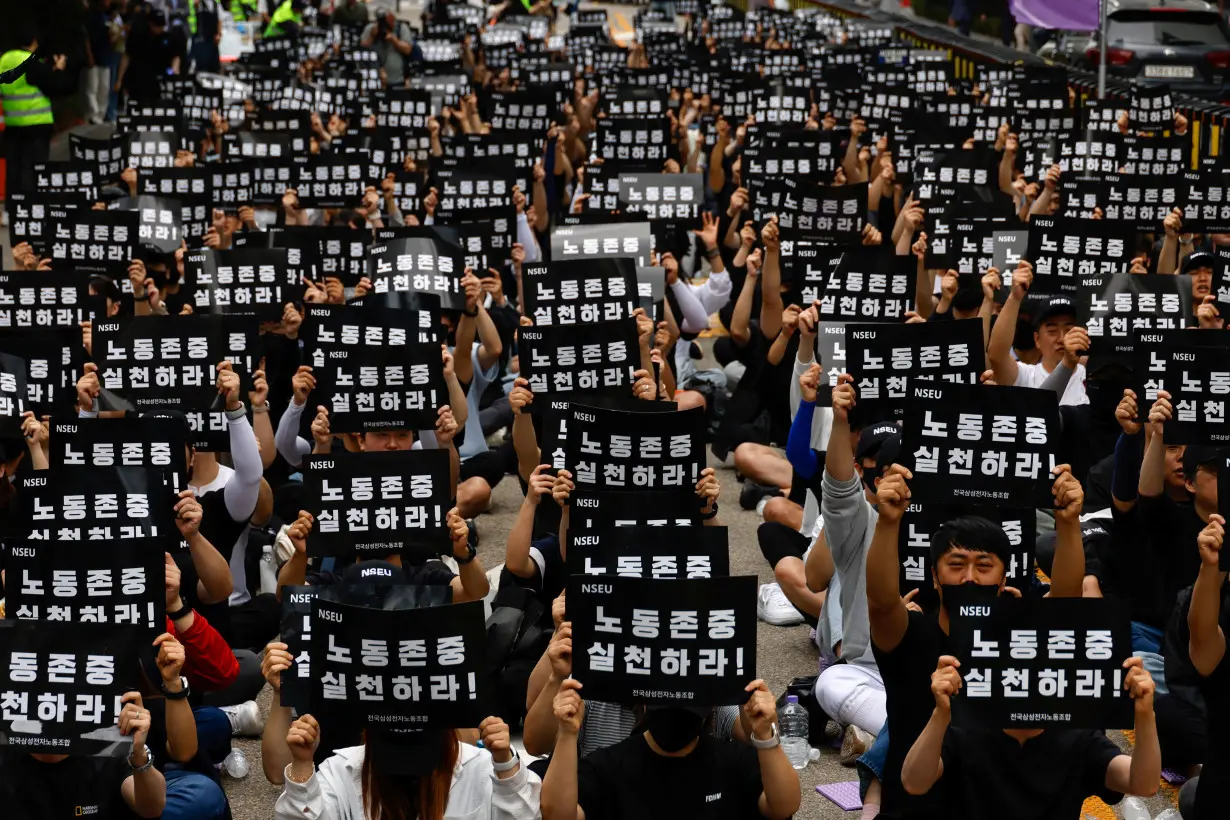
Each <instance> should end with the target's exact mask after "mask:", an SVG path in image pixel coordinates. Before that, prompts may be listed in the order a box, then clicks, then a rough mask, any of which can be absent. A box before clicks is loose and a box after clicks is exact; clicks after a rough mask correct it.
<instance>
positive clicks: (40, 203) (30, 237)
mask: <svg viewBox="0 0 1230 820" xmlns="http://www.w3.org/2000/svg"><path fill="white" fill-rule="evenodd" d="M75 197H76V195H75V194H45V193H39V192H26V193H18V192H16V191H10V192H8V195H7V196H6V197H5V199H4V206H5V211H6V212H7V213H8V217H9V244H10V245H11V246H14V247H15V246H17V245H19V244H21V243H22V242H28V243H29V244H30V247H31V249H33V250H34V252H35V253H37V254H39V255H40V256H42V255H43V254H46V253H48V252H49V251H48V248H49V246H50V242H51V221H52V219H53V217H54V218H56V219H61V220H63V219H67V217H68V214H70V213H72V212H74V211H77V210H81V209H84V208H86V207H88V205H89V203H88V202H86V201H85V200H84V199H83V200H81V201H79V202H77V201H71V200H73V199H75Z"/></svg>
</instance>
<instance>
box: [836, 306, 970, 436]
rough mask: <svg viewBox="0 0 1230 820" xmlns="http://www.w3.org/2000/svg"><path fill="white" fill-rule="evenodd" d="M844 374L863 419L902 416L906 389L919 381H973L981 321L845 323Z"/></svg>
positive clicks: (961, 382) (907, 395)
mask: <svg viewBox="0 0 1230 820" xmlns="http://www.w3.org/2000/svg"><path fill="white" fill-rule="evenodd" d="M845 341H846V350H847V351H848V356H847V358H846V372H847V373H849V374H850V375H851V376H853V377H854V389H855V390H856V391H858V408H857V409H858V412H859V416H860V418H862V419H864V420H866V421H867V422H873V421H883V420H885V419H890V418H896V419H901V418H904V417H905V406H906V402H907V400H908V399H909V396H910V387H911V386H913V385H916V384H920V383H922V382H924V381H934V380H937V379H939V380H942V381H945V382H950V383H953V384H973V385H976V384H978V377H979V375H980V374H981V373H982V370H983V365H984V364H985V362H984V356H983V352H982V320H981V319H961V320H958V321H953V322H923V323H916V324H899V325H890V324H875V325H856V324H847V325H846V326H845Z"/></svg>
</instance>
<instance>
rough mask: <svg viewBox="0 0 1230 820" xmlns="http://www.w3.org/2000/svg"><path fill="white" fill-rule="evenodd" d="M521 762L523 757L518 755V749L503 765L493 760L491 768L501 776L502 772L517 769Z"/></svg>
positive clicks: (513, 751) (514, 750)
mask: <svg viewBox="0 0 1230 820" xmlns="http://www.w3.org/2000/svg"><path fill="white" fill-rule="evenodd" d="M520 762H521V756H520V755H518V754H517V750H516V749H513V750H512V757H510V758H509V759H508V760H505V761H504V762H503V763H501V762H499V761H498V760H495V759H492V761H491V768H492V769H494V770H495V772H496V774H499V773H501V772H507V771H510V770H512V769H515V768H516V767H517V764H518V763H520Z"/></svg>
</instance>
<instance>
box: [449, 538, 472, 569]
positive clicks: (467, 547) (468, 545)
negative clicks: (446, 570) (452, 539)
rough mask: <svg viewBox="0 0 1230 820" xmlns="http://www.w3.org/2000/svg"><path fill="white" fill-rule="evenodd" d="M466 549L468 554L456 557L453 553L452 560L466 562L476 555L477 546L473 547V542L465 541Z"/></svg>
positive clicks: (460, 562)
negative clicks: (463, 556)
mask: <svg viewBox="0 0 1230 820" xmlns="http://www.w3.org/2000/svg"><path fill="white" fill-rule="evenodd" d="M466 549H468V550H469V551H470V554H469V555H467V556H466V557H465V558H458V557H457V555H456V553H454V554H453V560H454V561H456V562H457V563H458V564H468V563H470V562H471V561H473V560H474V559H475V558H477V557H478V548H477V547H475V546H474V545H473V544H471V543H470V542H469V541H467V542H466Z"/></svg>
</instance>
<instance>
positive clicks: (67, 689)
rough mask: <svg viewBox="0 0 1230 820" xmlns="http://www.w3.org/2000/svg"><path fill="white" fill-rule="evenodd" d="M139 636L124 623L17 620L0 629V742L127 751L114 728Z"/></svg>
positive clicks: (133, 670) (134, 673)
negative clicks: (0, 674) (1, 675)
mask: <svg viewBox="0 0 1230 820" xmlns="http://www.w3.org/2000/svg"><path fill="white" fill-rule="evenodd" d="M143 643H145V639H144V638H143V637H142V636H141V635H140V633H138V632H137V631H135V630H133V629H132V628H131V627H127V626H115V625H105V626H104V625H102V624H49V623H35V622H32V621H18V622H15V623H12V624H8V625H6V626H5V627H4V628H0V664H3V665H4V668H5V669H7V670H8V672H7V673H6V675H5V681H4V683H2V684H0V702H2V703H3V704H4V710H3V713H2V714H0V729H3V731H0V746H7V747H9V748H10V749H13V750H15V751H19V752H21V753H24V754H29V753H34V752H40V753H43V754H69V755H93V754H104V753H108V754H109V755H114V756H119V755H126V754H127V753H128V751H129V750H130V749H131V746H132V744H131V741H129V740H128V739H126V738H124V737H123V736H121V735H120V734H119V732H118V731H117V730H116V728H115V724H116V721H117V720H118V719H119V714H120V697H121V696H122V695H123V694H124V692H127V691H130V690H132V689H136V687H137V683H138V679H139V676H140V667H139V665H138V664H137V662H136V658H137V656H138V654H139V647H140V645H141V644H143Z"/></svg>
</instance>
